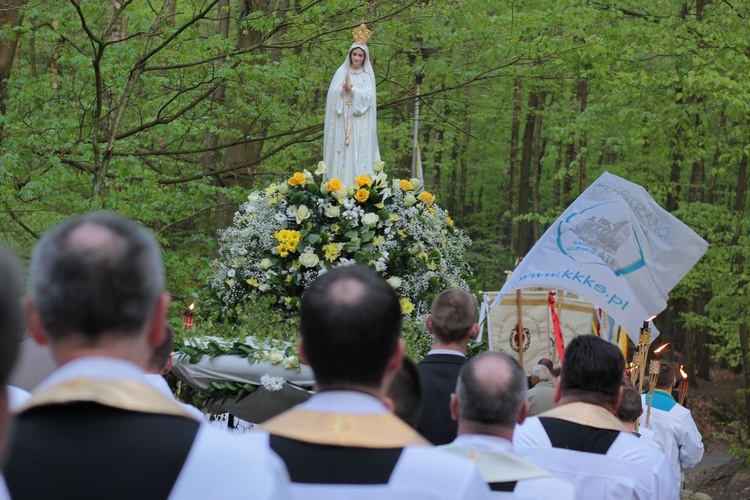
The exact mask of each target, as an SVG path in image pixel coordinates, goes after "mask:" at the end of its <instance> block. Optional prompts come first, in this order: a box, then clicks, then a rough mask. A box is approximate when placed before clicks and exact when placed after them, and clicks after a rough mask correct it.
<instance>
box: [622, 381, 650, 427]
mask: <svg viewBox="0 0 750 500" xmlns="http://www.w3.org/2000/svg"><path fill="white" fill-rule="evenodd" d="M642 412H643V403H642V402H641V395H640V394H638V391H636V390H635V389H633V388H632V387H624V388H623V390H622V400H621V401H620V406H619V407H618V408H617V412H616V413H615V415H617V418H619V419H620V420H621V421H623V422H626V423H628V424H632V423H633V422H635V421H636V420H638V418H639V417H640V416H641V413H642Z"/></svg>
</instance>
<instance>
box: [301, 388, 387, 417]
mask: <svg viewBox="0 0 750 500" xmlns="http://www.w3.org/2000/svg"><path fill="white" fill-rule="evenodd" d="M297 408H299V409H301V410H309V411H317V412H323V413H357V414H371V413H388V409H387V408H386V407H385V406H384V405H383V403H382V402H381V401H380V400H379V399H378V398H376V397H375V396H372V395H370V394H365V393H364V392H357V391H323V392H319V393H317V394H315V395H314V396H313V397H311V398H310V399H308V400H307V401H305V402H304V403H302V404H300V405H298V406H297Z"/></svg>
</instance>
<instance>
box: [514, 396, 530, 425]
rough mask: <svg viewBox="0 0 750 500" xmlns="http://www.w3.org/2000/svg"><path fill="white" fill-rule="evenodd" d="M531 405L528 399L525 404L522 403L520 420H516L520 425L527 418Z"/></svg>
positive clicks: (519, 414) (519, 413)
mask: <svg viewBox="0 0 750 500" xmlns="http://www.w3.org/2000/svg"><path fill="white" fill-rule="evenodd" d="M530 407H531V405H530V404H529V402H528V401H526V402H525V403H524V404H522V405H521V410H520V411H519V412H518V420H517V421H516V423H517V424H518V425H521V424H522V423H523V421H524V420H526V417H528V416H529V408H530Z"/></svg>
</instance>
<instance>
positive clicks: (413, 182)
mask: <svg viewBox="0 0 750 500" xmlns="http://www.w3.org/2000/svg"><path fill="white" fill-rule="evenodd" d="M409 182H411V185H412V186H414V189H419V188H421V187H422V181H420V180H419V179H417V178H416V177H415V178H414V179H409Z"/></svg>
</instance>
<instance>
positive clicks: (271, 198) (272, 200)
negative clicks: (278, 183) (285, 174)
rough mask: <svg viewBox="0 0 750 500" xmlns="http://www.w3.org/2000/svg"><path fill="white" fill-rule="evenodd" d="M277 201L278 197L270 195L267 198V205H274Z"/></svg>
mask: <svg viewBox="0 0 750 500" xmlns="http://www.w3.org/2000/svg"><path fill="white" fill-rule="evenodd" d="M278 201H279V199H278V198H276V197H275V196H271V197H270V198H268V205H269V206H271V205H276V202H278Z"/></svg>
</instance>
